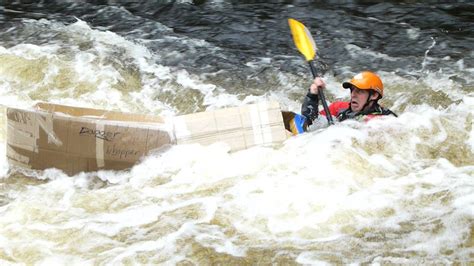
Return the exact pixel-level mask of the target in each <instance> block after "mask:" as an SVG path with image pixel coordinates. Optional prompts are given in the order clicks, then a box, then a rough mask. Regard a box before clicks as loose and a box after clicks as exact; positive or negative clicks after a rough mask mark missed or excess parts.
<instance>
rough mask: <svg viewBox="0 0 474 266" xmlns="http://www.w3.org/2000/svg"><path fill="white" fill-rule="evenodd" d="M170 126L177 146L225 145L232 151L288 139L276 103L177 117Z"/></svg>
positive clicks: (278, 106)
mask: <svg viewBox="0 0 474 266" xmlns="http://www.w3.org/2000/svg"><path fill="white" fill-rule="evenodd" d="M173 127H174V134H175V138H176V142H177V144H185V143H200V144H203V145H207V144H211V143H214V142H225V143H227V144H228V145H229V147H230V150H231V151H237V150H241V149H246V148H249V147H252V146H255V145H272V144H275V143H281V142H283V141H284V140H286V139H287V134H286V131H285V126H284V123H283V117H282V114H281V109H280V105H279V104H278V103H276V102H263V103H258V104H250V105H245V106H241V107H233V108H226V109H221V110H216V111H207V112H201V113H195V114H189V115H183V116H178V117H176V118H175V119H174V120H173Z"/></svg>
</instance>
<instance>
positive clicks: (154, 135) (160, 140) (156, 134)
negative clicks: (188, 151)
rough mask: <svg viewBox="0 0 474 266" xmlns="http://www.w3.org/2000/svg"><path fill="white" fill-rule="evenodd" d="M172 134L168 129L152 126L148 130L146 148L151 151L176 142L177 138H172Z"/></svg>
mask: <svg viewBox="0 0 474 266" xmlns="http://www.w3.org/2000/svg"><path fill="white" fill-rule="evenodd" d="M171 135H172V134H170V133H169V132H168V131H163V130H155V129H153V128H150V129H149V130H148V137H147V145H146V150H147V151H151V150H154V149H158V148H160V147H163V146H165V145H170V144H175V143H174V142H175V140H174V139H172V138H171Z"/></svg>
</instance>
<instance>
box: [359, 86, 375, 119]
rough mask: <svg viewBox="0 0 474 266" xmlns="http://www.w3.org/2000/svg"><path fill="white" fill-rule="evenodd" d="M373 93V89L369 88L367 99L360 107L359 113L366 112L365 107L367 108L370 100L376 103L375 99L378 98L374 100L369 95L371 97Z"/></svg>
mask: <svg viewBox="0 0 474 266" xmlns="http://www.w3.org/2000/svg"><path fill="white" fill-rule="evenodd" d="M373 94H374V91H373V90H369V97H367V101H366V102H365V104H364V106H363V107H362V109H361V110H360V112H359V114H363V113H364V112H366V111H367V110H365V108H367V107H368V106H369V105H370V103H371V102H375V104H376V103H377V101H378V100H379V99H376V100H371V99H370V97H372V95H373Z"/></svg>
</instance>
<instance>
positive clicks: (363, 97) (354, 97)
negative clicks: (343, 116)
mask: <svg viewBox="0 0 474 266" xmlns="http://www.w3.org/2000/svg"><path fill="white" fill-rule="evenodd" d="M368 98H369V91H368V90H360V89H358V88H356V87H352V88H351V109H352V111H354V112H360V111H362V108H363V107H364V105H365V103H366V102H367V99H368Z"/></svg>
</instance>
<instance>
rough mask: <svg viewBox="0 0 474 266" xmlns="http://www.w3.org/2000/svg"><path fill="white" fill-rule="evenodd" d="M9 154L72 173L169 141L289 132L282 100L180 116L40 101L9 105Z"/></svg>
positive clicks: (14, 161) (119, 162)
mask: <svg viewBox="0 0 474 266" xmlns="http://www.w3.org/2000/svg"><path fill="white" fill-rule="evenodd" d="M7 123H8V129H7V157H8V161H9V163H10V164H11V165H15V166H20V167H24V168H30V169H38V170H43V169H47V168H53V167H54V168H58V169H61V170H63V171H64V172H66V173H67V174H69V175H73V174H76V173H79V172H81V171H96V170H100V169H111V170H122V169H127V168H130V167H131V166H133V165H134V164H135V163H136V162H137V161H139V160H140V158H142V157H143V156H145V155H147V154H149V153H150V151H152V150H154V149H157V148H160V147H163V146H164V145H170V144H187V143H200V144H203V145H208V144H212V143H215V142H225V143H227V144H228V145H229V148H230V150H231V151H237V150H241V149H246V148H249V147H252V146H255V145H273V144H275V143H281V142H283V141H284V140H286V139H287V138H288V136H289V134H288V131H286V130H285V124H284V120H283V116H282V111H281V109H280V105H279V104H278V103H276V102H263V103H259V104H251V105H245V106H241V107H234V108H226V109H220V110H216V111H207V112H200V113H195V114H189V115H182V116H177V117H175V118H173V119H170V120H169V121H168V122H165V121H164V120H163V119H162V118H161V117H159V116H153V115H141V114H130V113H121V112H112V111H106V110H99V109H90V108H78V107H71V106H64V105H56V104H49V103H39V104H37V105H36V106H35V108H32V109H18V108H8V109H7Z"/></svg>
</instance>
